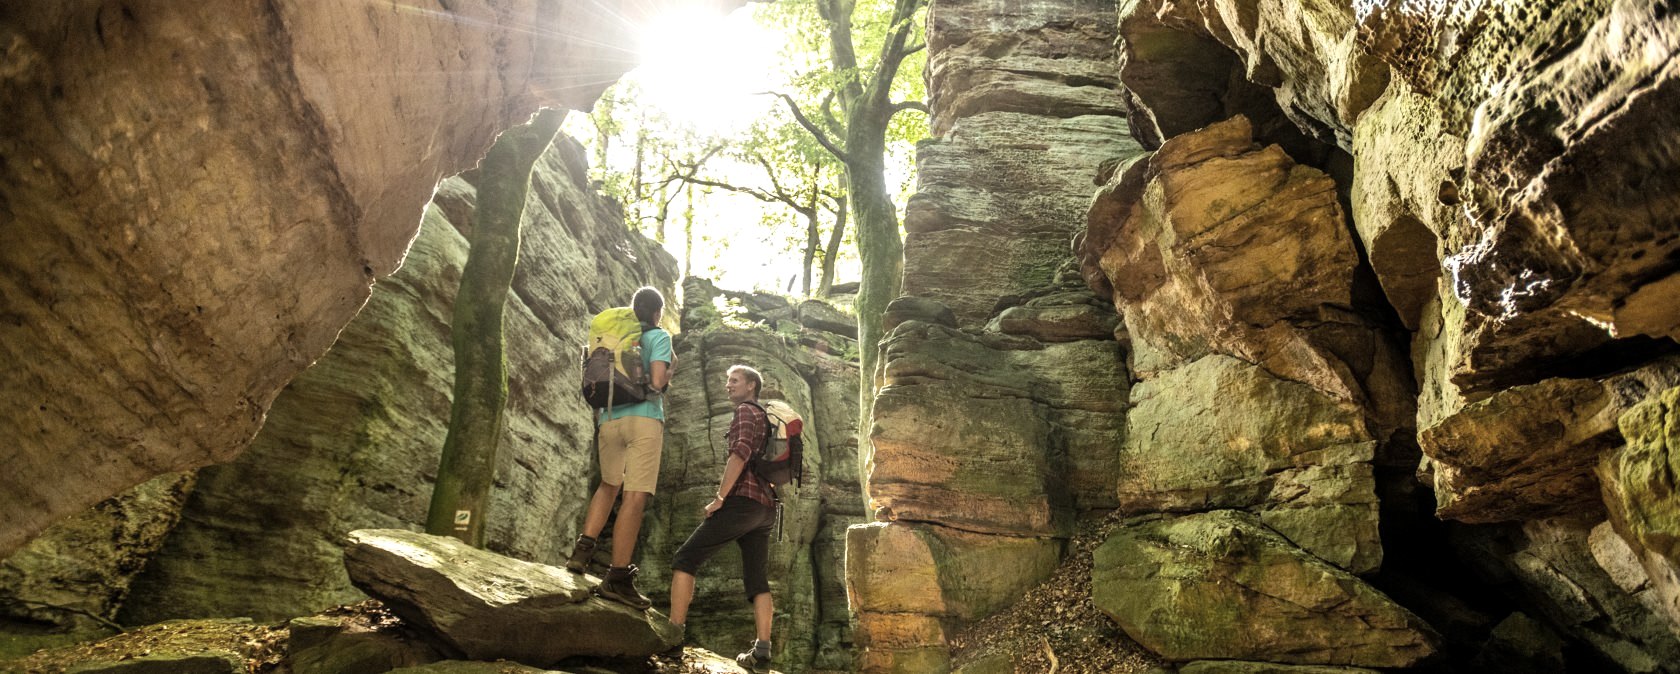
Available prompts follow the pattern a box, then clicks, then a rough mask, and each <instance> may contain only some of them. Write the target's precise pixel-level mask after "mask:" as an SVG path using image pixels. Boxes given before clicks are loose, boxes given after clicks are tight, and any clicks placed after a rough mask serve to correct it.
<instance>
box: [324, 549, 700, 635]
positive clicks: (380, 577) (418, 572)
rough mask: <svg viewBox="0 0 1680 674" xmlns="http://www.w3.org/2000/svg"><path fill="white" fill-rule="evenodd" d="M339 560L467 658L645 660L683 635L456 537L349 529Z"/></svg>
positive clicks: (550, 570) (650, 616)
mask: <svg viewBox="0 0 1680 674" xmlns="http://www.w3.org/2000/svg"><path fill="white" fill-rule="evenodd" d="M344 566H345V568H346V569H347V570H348V571H349V573H350V580H351V582H353V583H355V585H356V587H358V588H361V590H362V591H363V592H366V593H368V594H369V595H372V596H373V597H375V598H377V599H379V600H380V601H382V602H384V603H385V605H386V606H388V607H390V609H391V611H392V612H394V613H396V614H397V615H398V616H401V617H402V618H403V619H404V620H406V621H408V622H410V623H412V624H414V625H417V626H420V627H422V628H424V629H426V630H427V631H430V632H432V633H433V634H435V635H436V636H437V637H438V638H439V639H440V640H441V641H442V642H443V644H444V645H446V646H448V647H449V648H451V649H453V650H455V651H458V652H459V653H460V654H461V655H463V656H465V657H466V658H467V659H471V660H498V659H506V660H514V661H517V662H521V663H526V664H533V665H537V666H542V665H548V664H552V663H554V662H558V661H559V660H561V659H564V658H568V657H572V656H576V655H589V656H601V657H641V656H646V655H652V654H654V653H658V652H661V651H665V650H669V649H670V648H672V647H673V646H675V645H676V644H677V641H678V639H679V635H678V633H677V630H676V627H675V626H673V625H672V624H671V623H670V621H668V620H666V619H665V616H663V615H661V614H659V613H657V612H654V611H637V610H634V609H631V608H629V607H626V606H623V605H621V604H617V603H614V602H608V601H605V600H602V599H598V598H595V597H593V596H591V595H590V593H589V589H588V587H587V586H586V585H585V584H584V582H583V577H582V576H580V575H575V574H572V573H570V572H568V571H565V570H563V569H557V568H555V567H552V566H547V565H543V564H533V563H530V562H522V561H519V560H517V559H512V558H509V557H503V556H501V555H498V554H495V553H491V552H486V551H483V550H478V549H476V548H473V547H471V546H468V545H466V544H464V543H461V542H460V541H457V540H455V539H453V538H446V537H441V536H429V535H426V534H421V533H415V532H412V531H404V530H400V529H362V530H359V531H353V532H350V547H349V549H348V550H347V551H345V555H344Z"/></svg>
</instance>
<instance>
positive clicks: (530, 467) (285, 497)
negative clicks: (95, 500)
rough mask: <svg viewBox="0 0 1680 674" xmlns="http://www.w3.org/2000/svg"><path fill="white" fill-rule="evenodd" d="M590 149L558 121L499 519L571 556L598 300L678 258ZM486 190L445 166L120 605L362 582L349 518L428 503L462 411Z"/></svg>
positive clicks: (588, 425)
mask: <svg viewBox="0 0 1680 674" xmlns="http://www.w3.org/2000/svg"><path fill="white" fill-rule="evenodd" d="M582 157H583V154H582V148H581V147H580V146H578V145H577V144H576V142H574V141H571V140H570V139H565V138H562V139H558V140H557V141H556V144H555V147H553V148H551V150H550V151H549V153H548V154H546V155H545V156H544V157H543V159H542V160H541V161H539V163H538V167H537V169H536V170H535V171H534V172H533V181H532V189H531V194H530V195H529V197H528V198H529V201H528V202H527V204H526V212H525V218H526V220H525V229H524V238H523V242H522V244H521V253H520V265H519V268H518V270H517V272H516V274H515V278H514V284H513V294H512V296H510V297H509V303H508V311H507V326H506V328H507V335H508V339H507V343H508V357H507V359H508V372H509V398H508V412H507V414H506V419H507V420H508V422H507V428H506V430H505V431H504V435H503V437H502V441H501V452H500V454H501V464H500V465H499V466H498V468H497V473H496V488H495V489H493V490H492V492H491V493H492V496H491V498H492V501H491V506H490V512H491V513H493V514H492V515H491V525H490V529H489V531H488V532H487V538H488V541H489V543H488V545H489V547H490V549H491V550H495V551H497V552H500V553H503V554H508V555H512V556H515V557H519V558H521V559H527V560H534V561H540V562H547V563H556V564H557V563H560V561H561V560H562V559H563V557H564V555H566V554H568V553H569V552H570V551H571V547H570V543H571V539H572V537H573V536H575V535H576V532H577V527H579V526H581V518H582V516H581V513H582V509H583V507H584V505H585V503H586V502H587V499H588V494H589V491H590V490H591V489H592V488H593V482H592V478H591V475H592V473H593V471H594V466H595V458H594V455H593V453H592V447H593V445H592V438H591V435H592V433H593V432H594V422H593V421H592V420H591V419H590V414H589V410H588V408H587V407H586V406H585V404H584V403H583V401H582V399H581V398H580V397H579V396H578V395H577V394H576V393H575V392H574V390H573V387H574V386H575V385H576V378H577V368H576V362H577V349H578V348H579V347H580V346H581V345H582V344H583V342H584V338H585V336H586V335H585V331H586V329H587V327H588V326H587V324H588V318H589V316H591V315H592V314H593V313H594V312H595V311H597V310H600V309H604V308H607V307H610V306H616V305H623V304H626V303H627V302H628V300H629V297H630V295H631V294H632V292H633V291H634V290H635V289H636V288H637V287H638V286H641V285H645V284H651V285H653V286H655V287H661V288H664V289H665V292H666V294H667V296H673V295H672V293H671V292H670V290H671V287H672V284H673V283H674V282H675V277H676V265H675V261H674V260H672V259H671V257H670V256H669V255H668V254H666V253H664V252H663V250H661V249H659V248H658V247H657V245H656V244H654V243H653V242H651V241H649V240H647V239H644V238H641V237H633V236H631V235H629V234H628V233H627V232H626V231H625V229H624V227H623V225H622V218H621V217H620V216H619V214H618V211H617V208H616V206H614V205H612V203H611V202H610V201H608V200H607V199H606V198H604V197H601V196H599V195H597V194H595V193H594V192H593V191H591V190H590V189H589V186H588V185H589V182H588V177H587V171H586V167H585V166H584V164H583V161H582ZM475 200H476V196H475V191H474V189H473V186H472V184H471V183H469V182H467V181H466V180H463V179H461V178H451V179H449V180H447V181H445V182H444V183H443V185H442V186H441V187H440V189H439V191H438V195H437V198H436V200H435V202H434V207H433V208H431V209H428V210H427V212H426V219H425V223H424V225H423V226H422V228H421V232H420V235H419V237H418V238H416V239H415V241H414V244H413V246H412V247H411V248H410V250H409V253H408V258H407V260H406V261H405V263H404V265H403V268H402V269H401V270H399V271H398V272H397V273H396V274H394V275H393V276H391V277H389V278H387V279H386V280H384V281H381V282H380V283H379V285H378V286H376V287H375V290H374V294H373V297H372V299H371V300H370V301H369V303H368V306H367V308H366V309H365V310H363V311H362V313H361V314H359V315H358V316H357V317H356V320H354V321H352V322H351V324H350V325H349V326H346V328H345V330H344V332H343V334H342V335H340V337H339V341H338V343H337V344H336V345H334V347H333V349H332V350H331V351H329V352H328V353H327V355H326V356H324V357H323V358H322V359H321V360H320V362H318V363H316V365H315V366H314V367H312V368H310V369H309V370H307V371H305V372H304V373H303V374H302V375H301V376H299V378H298V379H297V380H296V381H294V382H293V383H292V384H291V385H290V386H289V387H288V388H287V389H286V391H285V392H284V393H282V394H281V396H280V397H279V398H278V399H276V401H275V405H274V408H273V409H272V410H271V411H270V413H269V416H268V423H267V424H266V425H265V426H264V428H263V431H262V432H261V433H260V434H259V435H258V436H257V438H256V439H255V440H254V441H253V442H252V444H251V448H250V450H249V451H247V452H246V453H245V454H243V455H241V456H240V457H239V458H238V459H236V460H235V461H233V462H232V463H230V464H228V465H224V466H215V467H212V468H208V469H205V470H204V471H202V473H201V478H200V487H199V489H198V491H197V492H196V494H195V496H194V497H193V499H191V501H190V502H189V503H188V505H187V508H186V510H185V512H184V514H183V519H184V521H183V523H182V525H181V526H178V527H177V528H176V530H175V532H174V533H173V534H172V535H171V537H170V538H169V540H168V542H167V544H166V545H165V547H164V549H163V550H162V551H161V552H160V553H159V554H158V555H157V556H156V557H155V558H154V559H153V560H152V561H151V563H150V565H149V566H148V567H147V569H146V572H145V574H144V576H143V578H142V579H141V580H140V581H139V583H138V587H137V588H136V591H135V595H134V598H133V600H132V601H131V602H130V603H129V606H128V609H127V610H126V611H125V612H124V617H125V619H127V620H130V621H133V622H153V621H156V620H163V619H169V618H179V617H188V616H252V617H256V618H259V619H263V620H279V619H283V618H286V617H291V616H296V615H307V614H310V613H314V612H316V611H319V610H321V609H324V608H327V607H329V606H333V605H335V604H340V603H347V602H353V601H357V600H358V599H360V598H361V597H362V594H361V593H360V592H358V591H356V589H355V588H353V587H352V586H351V585H350V582H349V579H348V578H347V577H346V576H345V575H344V571H343V565H342V563H341V561H340V559H341V553H340V548H341V545H342V543H341V542H342V539H343V535H344V532H346V531H350V530H353V529H358V528H419V527H420V525H421V523H422V522H424V521H425V515H426V508H427V504H428V501H429V499H430V496H431V488H432V487H431V482H432V479H433V476H434V474H435V472H436V470H437V463H438V453H439V452H440V451H441V450H442V447H443V440H444V435H445V434H446V433H447V430H448V425H449V405H450V386H451V382H452V381H453V376H452V374H451V373H452V371H453V364H452V363H453V355H452V354H453V351H452V349H451V346H450V343H449V320H450V315H451V303H452V301H453V298H454V296H455V290H456V288H457V287H458V286H459V284H460V272H461V266H462V265H463V264H464V263H465V261H466V255H467V244H466V240H465V239H464V238H463V237H462V235H461V233H460V231H458V228H464V227H468V226H470V225H471V217H472V212H473V208H474V206H475ZM615 251H623V252H615ZM626 252H627V253H628V254H626ZM632 259H634V260H640V262H639V263H636V262H632V261H631V260H632ZM673 313H674V312H673Z"/></svg>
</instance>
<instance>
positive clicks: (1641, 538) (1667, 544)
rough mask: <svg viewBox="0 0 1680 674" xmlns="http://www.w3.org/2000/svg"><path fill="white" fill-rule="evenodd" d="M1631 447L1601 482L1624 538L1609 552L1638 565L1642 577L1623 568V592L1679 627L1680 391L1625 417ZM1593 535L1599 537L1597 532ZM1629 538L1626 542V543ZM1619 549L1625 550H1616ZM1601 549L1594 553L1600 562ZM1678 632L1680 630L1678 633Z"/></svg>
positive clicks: (1608, 541) (1604, 466)
mask: <svg viewBox="0 0 1680 674" xmlns="http://www.w3.org/2000/svg"><path fill="white" fill-rule="evenodd" d="M1620 427H1621V432H1622V436H1623V437H1625V438H1627V445H1626V446H1625V447H1622V448H1621V449H1619V450H1617V451H1615V452H1612V453H1610V454H1608V455H1606V456H1605V457H1604V460H1603V461H1602V462H1601V463H1600V464H1599V466H1598V476H1599V480H1600V481H1601V483H1602V485H1603V489H1604V501H1605V504H1606V505H1608V506H1609V511H1610V517H1611V521H1613V522H1614V523H1615V525H1616V530H1617V531H1619V532H1621V533H1622V536H1613V535H1606V536H1604V539H1605V546H1604V547H1611V548H1612V549H1615V550H1618V551H1620V549H1621V547H1622V546H1625V545H1626V543H1627V542H1632V543H1635V544H1636V549H1635V548H1629V549H1628V550H1627V552H1626V553H1624V554H1625V556H1626V557H1631V558H1633V559H1637V560H1638V562H1639V564H1640V565H1641V566H1642V567H1643V569H1642V570H1643V571H1644V572H1645V573H1644V574H1643V577H1641V576H1642V574H1639V573H1637V572H1636V571H1634V570H1633V569H1631V568H1627V567H1626V566H1624V567H1623V568H1624V569H1625V572H1624V573H1622V574H1613V575H1616V576H1617V584H1618V585H1621V586H1622V589H1624V590H1627V591H1628V592H1630V593H1634V594H1635V596H1638V597H1640V598H1641V599H1642V600H1643V603H1646V604H1647V605H1649V606H1651V607H1652V608H1653V610H1655V611H1656V612H1657V613H1658V614H1659V615H1663V616H1666V617H1667V618H1668V621H1669V623H1670V624H1671V625H1675V626H1680V492H1677V491H1676V489H1675V484H1676V483H1677V480H1676V476H1677V475H1680V388H1671V389H1668V390H1666V391H1662V392H1661V393H1660V394H1657V395H1654V396H1652V397H1651V399H1650V400H1647V401H1645V402H1643V403H1641V404H1639V405H1638V406H1636V407H1634V408H1633V409H1632V410H1629V411H1628V412H1627V413H1626V414H1624V415H1622V418H1621V421H1620ZM1594 533H1598V532H1597V531H1595V532H1594ZM1624 538H1625V541H1624ZM1617 544H1622V546H1618V545H1617ZM1600 549H1601V548H1600V547H1599V546H1595V547H1594V553H1595V556H1598V553H1599V550H1600ZM1677 631H1680V630H1677Z"/></svg>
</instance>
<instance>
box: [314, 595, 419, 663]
mask: <svg viewBox="0 0 1680 674" xmlns="http://www.w3.org/2000/svg"><path fill="white" fill-rule="evenodd" d="M368 603H369V604H371V603H373V602H368ZM381 617H386V616H383V615H380V614H373V615H369V614H366V613H360V612H352V613H349V614H348V615H345V614H339V613H337V612H329V613H327V614H323V615H315V616H307V617H303V618H293V619H292V620H290V621H288V622H287V623H286V629H287V632H288V633H289V634H290V636H289V637H288V638H287V640H286V665H287V667H289V668H290V669H291V671H292V674H383V673H384V672H388V671H391V670H392V669H396V668H401V667H409V666H414V665H423V664H427V663H430V662H435V661H437V660H440V659H442V658H443V655H442V654H441V653H439V652H438V650H437V648H435V647H433V646H432V645H431V644H430V643H428V642H427V641H426V640H425V639H423V638H418V637H420V636H421V635H417V634H415V629H414V628H412V627H409V626H408V625H406V624H404V623H402V622H401V621H398V620H381V619H380V618H381Z"/></svg>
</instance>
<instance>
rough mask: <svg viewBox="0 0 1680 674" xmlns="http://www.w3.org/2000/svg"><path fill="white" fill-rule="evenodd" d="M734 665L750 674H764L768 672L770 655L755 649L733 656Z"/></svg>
mask: <svg viewBox="0 0 1680 674" xmlns="http://www.w3.org/2000/svg"><path fill="white" fill-rule="evenodd" d="M735 664H737V665H740V666H741V669H745V670H747V671H749V672H752V674H765V672H768V671H770V654H769V653H762V654H760V651H759V650H758V649H757V648H754V649H752V650H749V651H747V652H745V653H742V654H740V655H737V656H735Z"/></svg>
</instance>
